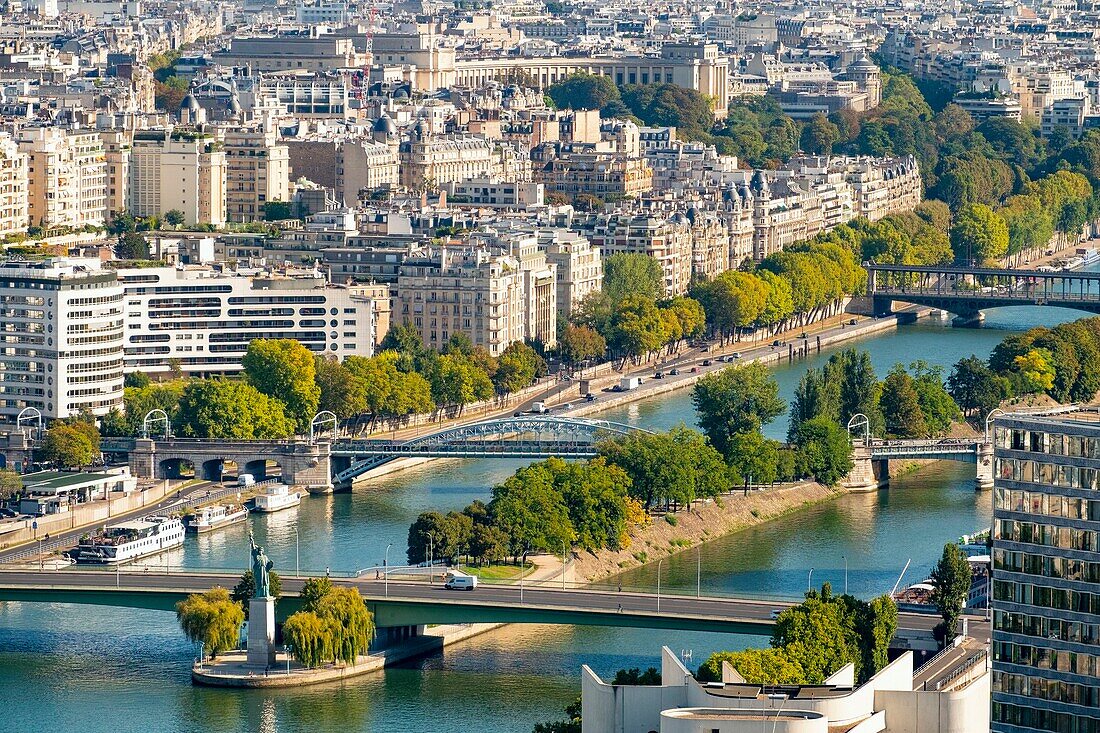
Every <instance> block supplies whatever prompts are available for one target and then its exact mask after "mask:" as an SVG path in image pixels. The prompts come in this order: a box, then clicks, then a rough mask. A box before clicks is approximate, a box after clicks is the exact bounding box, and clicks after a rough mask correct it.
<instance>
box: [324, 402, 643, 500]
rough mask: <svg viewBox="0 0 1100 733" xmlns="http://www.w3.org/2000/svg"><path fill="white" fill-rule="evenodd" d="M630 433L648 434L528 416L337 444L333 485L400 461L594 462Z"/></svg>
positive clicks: (583, 420)
mask: <svg viewBox="0 0 1100 733" xmlns="http://www.w3.org/2000/svg"><path fill="white" fill-rule="evenodd" d="M631 432H648V431H645V430H642V429H641V428H637V427H635V426H633V425H625V424H623V423H616V422H610V421H608V420H590V419H587V418H575V417H553V416H548V415H547V416H543V415H529V416H522V417H509V418H498V419H493V420H482V421H479V422H475V423H469V424H467V425H460V426H458V427H454V428H448V429H446V430H440V431H438V432H435V433H430V434H428V435H421V436H418V437H415V438H412V439H410V440H405V441H392V440H337V441H336V442H334V443H333V444H332V449H331V450H332V456H333V459H334V461H335V462H334V464H333V465H334V469H333V476H332V481H333V483H334V484H336V485H343V484H347V483H349V482H351V481H352V480H353V479H355V478H356V477H358V476H361V475H363V474H364V473H366V472H367V471H371V470H373V469H376V468H378V467H379V466H382V465H384V464H386V463H388V462H390V461H393V460H396V459H398V458H528V459H532V460H536V459H542V458H552V457H555V456H558V457H568V458H592V457H594V456H595V455H596V443H597V441H599V440H601V439H603V438H605V437H611V436H615V435H625V434H627V433H631ZM338 467H339V468H338Z"/></svg>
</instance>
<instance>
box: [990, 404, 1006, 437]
mask: <svg viewBox="0 0 1100 733" xmlns="http://www.w3.org/2000/svg"><path fill="white" fill-rule="evenodd" d="M1003 414H1005V411H1004V410H1002V409H1001V408H999V407H994V408H993V409H992V410H990V411H989V414H988V415H986V416H985V442H986V443H992V442H993V431H992V430H991V428H992V426H993V421H994V420H995V419H996V418H997V416H998V415H1003Z"/></svg>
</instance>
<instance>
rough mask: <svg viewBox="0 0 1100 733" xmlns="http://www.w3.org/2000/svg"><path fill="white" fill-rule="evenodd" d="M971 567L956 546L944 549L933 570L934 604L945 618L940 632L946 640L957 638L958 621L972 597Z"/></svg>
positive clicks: (949, 545)
mask: <svg viewBox="0 0 1100 733" xmlns="http://www.w3.org/2000/svg"><path fill="white" fill-rule="evenodd" d="M970 579H971V574H970V563H968V562H967V561H966V556H965V555H963V553H962V550H960V549H959V546H958V545H956V544H954V543H953V542H949V543H948V544H946V545H944V546H943V554H942V555H940V560H939V562H937V563H936V566H935V567H934V568H932V575H931V581H932V596H931V599H932V603H933V604H935V606H936V610H937V611H939V613H940V617H941V618H943V623H942V624H941V627H940V628H941V630H942V632H943V636H944V638H945V639H946V640H948V641H950V640H951V639H953V638H955V634H956V629H957V628H958V625H959V617H960V616H962V611H963V608H965V607H966V599H967V596H969V595H970Z"/></svg>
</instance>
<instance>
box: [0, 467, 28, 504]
mask: <svg viewBox="0 0 1100 733" xmlns="http://www.w3.org/2000/svg"><path fill="white" fill-rule="evenodd" d="M22 491H23V478H22V477H21V476H20V475H19V472H18V471H12V470H10V469H7V468H0V501H8V500H9V499H11V498H13V497H16V496H19V494H21V493H22Z"/></svg>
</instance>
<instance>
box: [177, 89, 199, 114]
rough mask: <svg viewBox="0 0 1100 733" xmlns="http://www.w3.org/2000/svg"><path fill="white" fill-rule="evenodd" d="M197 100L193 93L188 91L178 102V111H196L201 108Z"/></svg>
mask: <svg viewBox="0 0 1100 733" xmlns="http://www.w3.org/2000/svg"><path fill="white" fill-rule="evenodd" d="M201 108H202V107H201V105H200V104H199V100H197V99H195V95H194V94H191V93H190V92H188V94H187V96H186V97H184V98H183V101H182V102H180V111H181V112H182V111H183V110H187V111H189V112H198V111H199V110H200V109H201Z"/></svg>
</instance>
